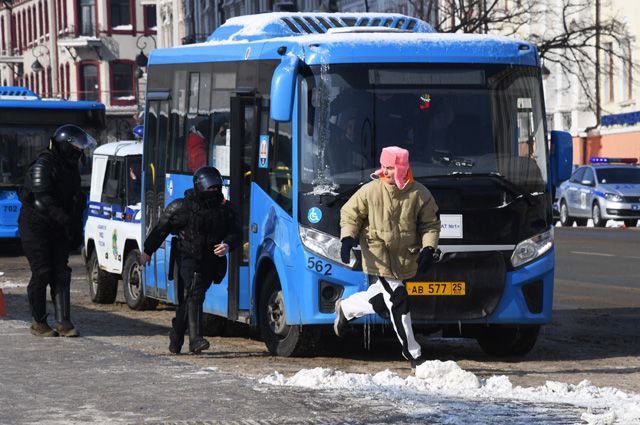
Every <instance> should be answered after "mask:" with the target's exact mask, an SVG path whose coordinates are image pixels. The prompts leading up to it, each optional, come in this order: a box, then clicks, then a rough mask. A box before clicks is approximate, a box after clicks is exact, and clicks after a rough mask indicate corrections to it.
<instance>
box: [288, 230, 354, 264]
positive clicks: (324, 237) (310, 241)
mask: <svg viewBox="0 0 640 425" xmlns="http://www.w3.org/2000/svg"><path fill="white" fill-rule="evenodd" d="M298 232H299V233H300V240H301V241H302V245H304V247H305V248H307V249H308V250H309V251H311V252H313V253H314V254H318V255H320V256H322V257H325V258H326V259H328V260H331V261H334V262H336V263H338V264H342V265H344V266H349V267H353V265H354V264H355V262H356V257H355V256H354V255H353V252H352V253H351V259H350V261H349V264H344V263H343V262H342V260H341V259H340V248H341V247H342V242H340V239H339V238H336V237H335V236H332V235H329V234H327V233H324V232H321V231H319V230H316V229H312V228H310V227H305V226H302V225H299V227H298Z"/></svg>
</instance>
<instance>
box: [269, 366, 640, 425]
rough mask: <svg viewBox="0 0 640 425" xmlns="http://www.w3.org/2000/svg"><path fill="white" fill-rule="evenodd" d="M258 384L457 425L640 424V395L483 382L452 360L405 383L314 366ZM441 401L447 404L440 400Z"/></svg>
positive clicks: (385, 375)
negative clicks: (357, 397)
mask: <svg viewBox="0 0 640 425" xmlns="http://www.w3.org/2000/svg"><path fill="white" fill-rule="evenodd" d="M260 383H263V384H270V385H283V386H294V387H304V388H310V389H319V390H333V391H344V392H351V393H360V394H363V395H365V396H377V397H380V396H383V397H384V398H385V399H386V400H392V401H393V402H395V403H397V404H398V408H399V409H400V410H402V411H404V412H405V413H407V414H412V415H420V414H421V413H420V412H422V414H423V415H433V414H437V415H438V420H439V421H442V423H455V422H456V420H460V419H461V418H464V417H465V416H461V414H462V415H475V414H479V413H481V414H482V416H483V417H485V418H494V420H493V421H492V422H491V421H490V422H488V423H495V424H499V423H513V421H514V420H518V421H519V420H523V419H525V418H526V417H527V415H531V412H533V411H539V412H543V414H544V412H545V411H547V412H553V414H552V415H551V416H550V417H554V416H556V417H557V414H558V412H563V411H566V413H569V414H571V413H574V414H575V420H574V421H573V423H588V424H592V425H605V424H606V425H609V424H625V425H626V424H640V395H638V394H627V393H625V392H623V391H620V390H618V389H616V388H611V387H604V388H598V387H596V386H594V385H593V384H591V382H589V381H586V380H585V381H582V382H580V383H579V384H577V385H573V384H567V383H563V382H555V381H547V382H546V384H545V385H542V386H539V387H525V388H523V387H520V386H516V387H514V386H513V385H512V383H511V381H510V380H509V378H508V377H507V376H504V375H501V376H492V377H490V378H487V379H484V378H479V377H477V376H476V375H475V374H473V373H471V372H468V371H465V370H463V369H461V368H460V367H459V366H458V364H457V363H455V362H453V361H445V362H442V361H439V360H434V361H428V362H425V363H424V364H422V365H420V366H419V367H418V369H417V370H416V375H415V376H409V377H407V378H405V379H403V378H402V377H400V376H399V375H398V374H396V373H394V372H391V371H389V370H385V371H382V372H379V373H376V374H375V375H370V374H358V373H345V372H341V371H337V370H333V369H326V368H315V369H303V370H301V371H299V372H298V373H296V374H295V375H294V376H292V377H290V378H286V377H285V376H283V375H282V374H280V373H278V372H274V373H273V374H271V375H269V376H267V377H265V378H262V379H261V380H260ZM443 398H445V399H447V400H446V401H442V399H443ZM438 406H440V407H442V408H441V409H438ZM446 406H448V407H446ZM514 406H515V407H514ZM514 409H516V410H522V409H525V410H526V414H523V415H522V416H521V417H518V418H515V417H514V416H513V415H514V414H515V413H514ZM447 412H448V413H447ZM447 415H449V416H450V418H449V420H447V418H446V416H447ZM570 417H571V416H570ZM499 418H503V419H504V421H502V420H501V419H499ZM468 419H469V417H467V420H468ZM475 419H478V417H474V421H475ZM565 419H566V418H565ZM478 422H482V421H480V420H478ZM540 423H544V421H543V422H540Z"/></svg>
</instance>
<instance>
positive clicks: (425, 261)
mask: <svg viewBox="0 0 640 425" xmlns="http://www.w3.org/2000/svg"><path fill="white" fill-rule="evenodd" d="M434 253H435V250H434V249H433V247H430V246H428V247H425V248H422V250H421V251H420V254H418V260H417V262H418V273H424V272H426V271H427V270H429V267H430V266H431V264H433V255H434Z"/></svg>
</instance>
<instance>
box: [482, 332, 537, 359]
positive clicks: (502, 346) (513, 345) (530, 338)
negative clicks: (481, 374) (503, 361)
mask: <svg viewBox="0 0 640 425" xmlns="http://www.w3.org/2000/svg"><path fill="white" fill-rule="evenodd" d="M538 332H540V326H538V325H536V326H516V327H506V326H492V327H488V328H484V329H482V330H481V334H480V335H478V336H477V337H476V339H477V340H478V344H480V347H481V348H482V350H483V351H484V352H485V353H487V354H488V355H490V356H495V357H511V356H524V355H526V354H527V353H528V352H529V351H531V349H532V348H533V346H534V345H535V344H536V340H537V339H538Z"/></svg>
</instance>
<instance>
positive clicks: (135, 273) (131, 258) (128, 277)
mask: <svg viewBox="0 0 640 425" xmlns="http://www.w3.org/2000/svg"><path fill="white" fill-rule="evenodd" d="M122 283H123V285H122V291H123V292H124V299H125V300H126V301H127V305H128V306H129V308H130V309H132V310H153V309H154V308H156V305H158V302H157V301H156V300H152V299H150V298H147V297H145V296H144V294H143V290H142V267H140V251H139V250H137V249H134V250H131V251H130V252H129V254H127V258H126V260H125V261H124V267H123V268H122Z"/></svg>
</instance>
